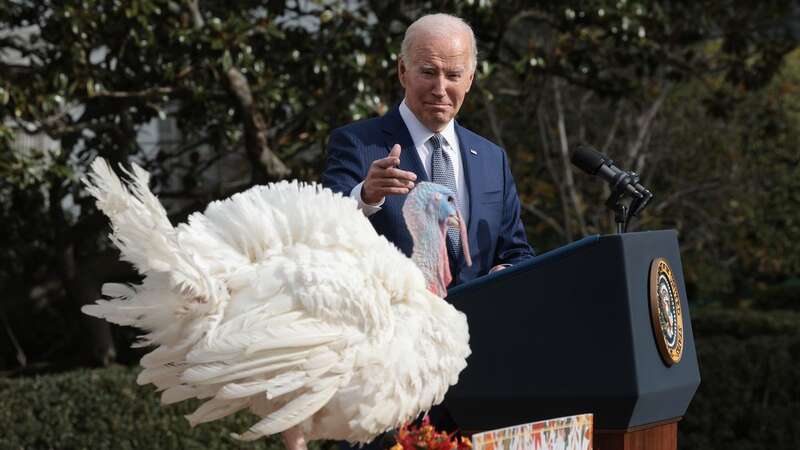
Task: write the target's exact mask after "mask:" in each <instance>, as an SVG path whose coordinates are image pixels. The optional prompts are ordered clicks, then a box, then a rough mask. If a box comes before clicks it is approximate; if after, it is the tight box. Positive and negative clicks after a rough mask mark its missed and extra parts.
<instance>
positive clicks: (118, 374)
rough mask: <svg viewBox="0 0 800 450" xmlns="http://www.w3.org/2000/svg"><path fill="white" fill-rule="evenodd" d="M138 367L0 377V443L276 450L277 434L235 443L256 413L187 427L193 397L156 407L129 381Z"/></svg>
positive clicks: (154, 396) (148, 390) (149, 394)
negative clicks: (236, 437)
mask: <svg viewBox="0 0 800 450" xmlns="http://www.w3.org/2000/svg"><path fill="white" fill-rule="evenodd" d="M138 371H139V370H138V369H129V368H124V367H119V366H117V367H111V368H108V369H92V370H88V369H82V370H76V371H73V372H68V373H63V374H58V375H48V376H38V377H33V378H17V379H2V378H0V449H3V450H5V449H23V448H24V449H111V448H113V449H163V448H179V449H204V450H206V449H234V448H247V449H274V450H278V449H281V450H282V449H283V448H284V447H283V443H282V442H280V441H279V440H278V439H277V438H270V439H261V440H258V441H255V442H241V441H237V440H235V439H233V438H232V437H230V433H232V432H243V431H245V430H246V429H247V428H248V427H249V426H250V425H252V424H254V423H255V422H256V421H257V417H256V416H254V415H252V414H250V413H247V412H240V413H238V414H237V415H235V416H233V417H228V418H226V419H224V420H221V421H217V422H211V423H206V424H201V425H198V426H197V427H195V428H190V427H189V423H188V421H187V420H186V419H185V418H184V417H183V416H184V415H185V414H189V413H191V412H192V411H193V410H194V408H196V407H197V406H199V404H200V402H199V401H190V402H183V403H181V404H175V405H169V406H160V404H159V398H158V393H157V392H155V389H154V388H153V387H152V386H150V385H148V386H139V385H137V384H136V381H135V379H136V374H137V373H138Z"/></svg>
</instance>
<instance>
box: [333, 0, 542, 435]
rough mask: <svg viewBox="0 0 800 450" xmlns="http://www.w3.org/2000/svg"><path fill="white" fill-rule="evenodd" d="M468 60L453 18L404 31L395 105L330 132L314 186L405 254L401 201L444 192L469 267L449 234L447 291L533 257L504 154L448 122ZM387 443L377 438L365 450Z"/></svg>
mask: <svg viewBox="0 0 800 450" xmlns="http://www.w3.org/2000/svg"><path fill="white" fill-rule="evenodd" d="M477 53H478V51H477V45H476V43H475V36H474V34H473V32H472V29H471V28H470V26H469V25H467V24H466V23H465V22H464V21H463V20H461V19H459V18H458V17H454V16H450V15H447V14H432V15H427V16H424V17H422V18H420V19H418V20H417V21H416V22H414V23H412V24H411V25H410V26H409V27H408V29H407V30H406V34H405V37H404V39H403V44H402V48H401V55H400V58H399V59H398V63H397V70H398V76H399V78H400V84H401V85H402V86H403V88H404V89H405V98H404V100H403V102H402V103H400V105H399V107H397V108H394V109H393V110H391V111H390V112H389V113H387V114H386V115H385V116H383V117H378V118H374V119H369V120H365V121H363V122H358V123H354V124H350V125H347V126H345V127H342V128H339V129H337V130H334V132H333V133H332V134H331V137H330V142H329V144H328V161H327V165H326V168H325V171H324V172H323V174H322V184H323V185H325V186H327V187H329V188H331V189H333V190H334V191H336V192H342V193H345V194H346V195H350V196H352V197H353V198H355V199H356V200H357V201H358V203H359V205H360V207H361V209H362V211H363V212H364V214H365V215H367V216H368V217H369V219H370V221H371V222H372V225H373V226H374V227H375V229H376V230H377V231H378V232H379V233H381V234H383V235H384V236H386V238H387V239H389V240H390V241H392V242H393V243H394V244H395V245H397V247H398V248H400V250H402V251H403V252H404V253H406V254H407V255H410V254H411V250H412V241H411V236H410V235H409V233H408V230H407V229H406V226H405V223H404V221H403V216H402V212H401V209H402V206H403V202H404V200H405V194H408V192H409V191H410V190H411V189H412V188H413V187H414V183H415V182H417V181H423V180H424V181H433V182H437V183H441V184H444V185H446V186H449V187H450V188H451V189H452V190H453V191H454V192H455V194H456V200H457V203H458V205H459V208H460V210H461V214H462V219H463V220H466V221H467V224H468V225H467V236H468V238H469V246H468V247H469V248H470V255H471V257H472V261H473V265H472V266H471V267H468V266H466V264H465V263H464V257H463V255H461V254H460V249H461V248H462V245H461V242H460V237H459V235H458V233H457V232H452V231H454V230H453V229H451V230H450V232H448V239H447V247H448V254H449V256H450V269H451V273H452V275H453V284H454V285H455V284H458V283H462V282H465V281H469V280H471V279H473V278H475V277H478V276H481V275H485V274H486V273H488V272H490V271H494V270H499V269H501V268H504V267H507V266H509V265H511V264H515V263H519V262H521V261H524V260H525V259H529V258H531V257H533V251H532V250H531V247H530V246H529V245H528V242H527V239H526V237H525V230H524V228H523V226H522V222H521V221H520V205H519V198H518V197H517V189H516V186H515V184H514V180H513V178H512V177H511V170H510V168H509V165H508V158H507V157H506V154H505V152H504V151H503V150H502V149H501V148H499V147H498V146H496V145H495V144H493V143H491V142H489V141H488V140H486V139H484V138H483V137H481V136H479V135H477V134H475V133H473V132H472V131H469V130H467V129H466V128H464V127H462V126H460V125H459V124H458V123H457V122H456V121H455V116H456V114H457V113H458V110H459V109H460V108H461V105H462V103H463V102H464V97H465V96H466V94H467V92H469V89H470V87H471V86H472V80H473V78H474V76H475V66H476V64H477ZM431 418H432V420H433V422H434V424H435V425H436V426H437V427H439V428H445V429H453V428H454V424H453V423H452V421H451V420H450V419H449V415H448V414H447V412H446V410H445V409H443V408H434V409H433V410H432V411H431ZM391 441H392V439H391V437H389V438H383V439H378V440H376V441H375V442H373V443H372V444H370V445H369V446H368V448H369V449H372V448H375V449H378V448H384V447H385V446H386V444H387V443H391ZM345 447H346V446H345Z"/></svg>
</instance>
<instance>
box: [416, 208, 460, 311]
mask: <svg viewBox="0 0 800 450" xmlns="http://www.w3.org/2000/svg"><path fill="white" fill-rule="evenodd" d="M409 225H411V224H409ZM446 230H447V225H446V224H445V223H437V222H436V221H432V222H430V225H424V226H409V232H410V233H411V239H412V241H413V242H414V250H413V252H412V254H411V260H412V261H414V264H416V265H417V267H419V269H420V270H421V271H422V273H423V275H424V276H425V285H426V286H427V287H428V290H430V291H431V292H433V293H434V294H436V295H438V296H439V297H445V296H446V295H447V285H448V284H449V283H450V281H451V276H450V265H449V262H448V260H447V250H446V247H445V241H444V239H445V237H444V236H445V232H446Z"/></svg>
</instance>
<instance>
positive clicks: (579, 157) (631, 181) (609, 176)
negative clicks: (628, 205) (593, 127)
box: [570, 145, 652, 212]
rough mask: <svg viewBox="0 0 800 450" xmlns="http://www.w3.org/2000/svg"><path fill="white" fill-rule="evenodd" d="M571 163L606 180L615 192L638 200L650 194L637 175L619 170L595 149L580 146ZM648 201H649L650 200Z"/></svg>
mask: <svg viewBox="0 0 800 450" xmlns="http://www.w3.org/2000/svg"><path fill="white" fill-rule="evenodd" d="M570 161H572V164H574V165H575V166H576V167H578V168H579V169H581V170H583V171H584V172H586V173H588V174H589V175H598V176H600V178H602V179H604V180H606V181H607V182H608V184H610V185H611V189H612V191H614V192H617V191H620V190H623V189H624V190H625V191H627V193H628V194H630V195H631V196H633V198H634V199H637V200H638V199H644V197H645V196H646V194H645V192H646V193H647V194H650V192H649V191H648V190H647V189H645V188H644V186H642V185H641V184H639V183H638V181H639V180H638V177H637V176H636V174H633V175H631V174H630V173H628V172H626V171H624V170H621V169H619V168H617V167H616V166H615V165H614V161H612V160H611V159H609V158H608V157H607V156H606V155H604V154H602V153H600V152H598V151H597V150H595V149H593V148H592V147H591V146H588V145H579V146H578V148H576V149H575V151H573V152H572V156H571V157H570ZM650 196H651V197H652V194H650ZM647 200H649V198H648V199H647ZM645 203H646V202H645ZM643 207H644V206H639V207H638V208H637V209H638V210H639V211H641V209H642V208H643ZM637 212H638V211H637Z"/></svg>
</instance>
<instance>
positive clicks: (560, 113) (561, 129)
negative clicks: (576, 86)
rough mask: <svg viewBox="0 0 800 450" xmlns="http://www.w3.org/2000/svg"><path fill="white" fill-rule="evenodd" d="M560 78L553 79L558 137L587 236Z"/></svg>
mask: <svg viewBox="0 0 800 450" xmlns="http://www.w3.org/2000/svg"><path fill="white" fill-rule="evenodd" d="M559 84H560V83H559V80H558V79H557V78H554V79H553V93H554V94H555V95H554V100H555V104H556V116H557V120H558V138H559V142H560V143H561V145H560V150H561V164H562V167H563V170H564V182H565V183H566V186H567V192H568V193H569V197H570V200H572V204H573V206H574V207H575V215H576V217H577V218H578V226H579V227H580V232H581V236H586V235H587V234H588V233H587V232H586V220H585V219H584V217H583V201H581V198H580V194H579V193H578V190H577V189H576V188H575V180H574V179H573V177H572V165H571V164H570V162H569V143H568V142H567V129H566V124H565V121H564V104H563V102H562V101H561V87H560V86H559Z"/></svg>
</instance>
